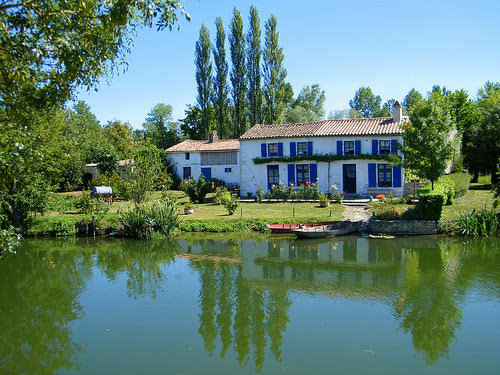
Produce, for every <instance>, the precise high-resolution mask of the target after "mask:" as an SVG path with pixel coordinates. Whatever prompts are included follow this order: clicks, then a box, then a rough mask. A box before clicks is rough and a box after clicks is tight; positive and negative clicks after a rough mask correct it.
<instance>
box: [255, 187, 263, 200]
mask: <svg viewBox="0 0 500 375" xmlns="http://www.w3.org/2000/svg"><path fill="white" fill-rule="evenodd" d="M255 195H256V196H257V201H258V202H262V199H264V189H262V187H261V186H257V192H256V193H255Z"/></svg>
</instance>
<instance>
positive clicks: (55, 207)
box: [47, 193, 79, 214]
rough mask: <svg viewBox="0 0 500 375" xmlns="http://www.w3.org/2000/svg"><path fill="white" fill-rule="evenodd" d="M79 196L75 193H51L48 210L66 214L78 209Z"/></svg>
mask: <svg viewBox="0 0 500 375" xmlns="http://www.w3.org/2000/svg"><path fill="white" fill-rule="evenodd" d="M78 199H79V198H78V197H76V196H73V195H62V194H57V193H54V194H51V195H50V196H49V199H48V207H47V210H48V211H57V212H59V213H60V214H65V213H66V212H68V211H72V210H74V209H76V201H77V200H78Z"/></svg>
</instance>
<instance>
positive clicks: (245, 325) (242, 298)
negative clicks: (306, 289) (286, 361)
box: [191, 241, 291, 371]
mask: <svg viewBox="0 0 500 375" xmlns="http://www.w3.org/2000/svg"><path fill="white" fill-rule="evenodd" d="M200 242H202V241H200ZM200 245H201V246H200V247H201V248H202V249H205V251H204V252H206V251H209V250H208V249H209V248H210V246H209V245H210V244H208V243H206V244H203V243H201V244H200ZM218 247H219V248H220V253H222V254H227V253H228V252H227V250H226V247H225V246H224V243H222V244H219V245H218ZM231 247H233V245H232V246H231ZM202 251H203V250H202ZM272 251H273V253H275V254H279V247H278V246H274V247H273V250H272ZM213 252H214V250H210V254H213ZM231 253H232V254H234V251H231ZM191 267H192V268H193V269H196V270H197V271H198V273H199V275H200V298H199V303H200V315H199V316H200V329H199V333H200V335H201V336H202V338H203V341H204V343H205V348H206V349H207V350H208V351H212V350H213V349H214V348H215V342H216V338H217V336H218V335H219V336H220V340H221V350H220V355H221V357H225V356H226V353H227V350H228V349H229V347H230V346H231V345H232V346H233V348H234V350H235V351H236V356H237V359H238V362H239V363H240V365H241V366H242V367H244V366H246V365H247V364H248V361H249V359H250V355H251V354H253V359H254V363H255V368H256V371H260V370H261V369H262V367H263V365H264V359H265V353H266V346H267V343H268V342H271V348H270V349H271V352H272V353H274V354H275V356H276V359H278V360H280V355H281V345H282V343H283V332H284V331H285V329H286V325H287V323H288V321H289V318H288V315H287V312H288V309H289V307H290V305H291V302H290V300H289V299H288V296H287V291H286V289H284V290H278V291H276V290H267V289H265V288H262V287H260V286H259V285H255V284H253V283H251V282H249V281H248V280H245V279H244V278H243V276H242V273H241V271H242V269H241V265H236V264H228V263H211V262H208V261H197V262H192V263H191ZM271 272H272V271H271ZM277 272H278V277H279V274H280V271H279V270H277Z"/></svg>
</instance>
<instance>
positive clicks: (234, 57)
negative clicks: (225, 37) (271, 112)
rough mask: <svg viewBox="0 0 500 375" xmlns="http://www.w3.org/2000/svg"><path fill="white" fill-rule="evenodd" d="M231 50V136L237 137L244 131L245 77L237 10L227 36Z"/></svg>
mask: <svg viewBox="0 0 500 375" xmlns="http://www.w3.org/2000/svg"><path fill="white" fill-rule="evenodd" d="M229 46H230V49H231V62H232V69H231V84H232V90H231V93H232V97H233V136H234V137H239V136H240V135H241V134H243V133H244V132H245V130H246V119H245V108H246V87H247V76H246V66H245V36H244V34H243V18H241V13H240V11H239V10H238V9H237V8H234V11H233V20H232V21H231V33H230V34H229Z"/></svg>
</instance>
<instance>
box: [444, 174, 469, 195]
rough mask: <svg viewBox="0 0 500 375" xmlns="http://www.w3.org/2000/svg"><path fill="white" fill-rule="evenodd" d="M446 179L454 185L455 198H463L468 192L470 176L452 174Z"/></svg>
mask: <svg viewBox="0 0 500 375" xmlns="http://www.w3.org/2000/svg"><path fill="white" fill-rule="evenodd" d="M448 178H449V179H450V180H451V181H453V182H454V183H455V196H456V197H457V198H460V197H463V196H464V195H465V193H467V191H468V190H469V186H470V180H471V176H470V174H468V173H453V174H450V175H449V176H448Z"/></svg>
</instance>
